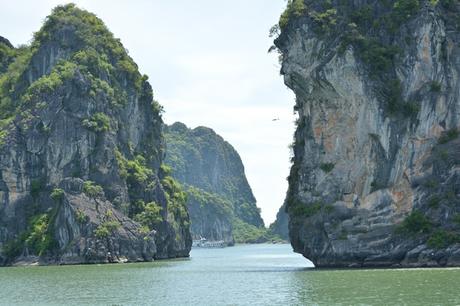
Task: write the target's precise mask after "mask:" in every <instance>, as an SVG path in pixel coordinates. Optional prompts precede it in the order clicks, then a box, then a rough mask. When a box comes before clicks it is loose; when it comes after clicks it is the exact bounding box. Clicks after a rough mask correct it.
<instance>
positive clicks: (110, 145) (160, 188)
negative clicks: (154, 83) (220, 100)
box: [0, 4, 191, 264]
mask: <svg viewBox="0 0 460 306" xmlns="http://www.w3.org/2000/svg"><path fill="white" fill-rule="evenodd" d="M0 99H1V102H0V119H1V120H0V264H11V263H14V262H17V261H27V262H30V261H38V262H40V263H43V264H47V263H56V264H63V263H64V264H65V263H96V262H110V261H115V262H118V261H149V260H152V259H153V258H170V257H178V256H188V254H189V251H190V248H191V236H190V231H189V216H188V212H187V209H186V206H185V193H184V192H183V191H182V190H181V187H180V185H179V184H178V183H177V182H176V181H175V180H173V179H172V177H170V176H168V175H167V171H165V170H163V169H165V167H163V166H162V161H163V157H164V139H163V136H162V126H163V122H162V118H161V115H160V106H159V105H158V103H157V102H155V101H154V99H153V94H152V89H151V86H150V84H149V83H148V82H147V77H146V76H142V75H141V74H140V73H139V71H138V68H137V65H136V64H135V63H134V62H133V60H132V59H131V58H130V57H129V56H128V54H127V52H126V50H125V49H124V47H123V46H122V44H121V43H120V41H119V40H118V39H116V38H114V37H113V35H112V33H110V31H109V30H108V29H107V28H106V26H105V25H104V24H103V22H102V21H101V20H99V19H98V18H97V17H96V16H95V15H93V14H91V13H89V12H86V11H84V10H80V9H78V8H77V7H75V6H74V5H72V4H70V5H65V6H58V7H56V8H55V9H54V10H53V12H52V14H51V15H50V16H48V17H47V18H46V20H45V23H44V25H43V27H42V28H41V29H40V30H39V31H38V32H37V33H35V35H34V39H33V41H32V43H31V45H30V46H27V47H21V48H13V46H11V44H9V43H8V41H7V40H4V39H1V40H0Z"/></svg>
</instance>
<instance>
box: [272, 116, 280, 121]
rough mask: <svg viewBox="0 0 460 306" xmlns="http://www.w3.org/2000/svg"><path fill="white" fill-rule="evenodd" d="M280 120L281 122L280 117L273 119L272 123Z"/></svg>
mask: <svg viewBox="0 0 460 306" xmlns="http://www.w3.org/2000/svg"><path fill="white" fill-rule="evenodd" d="M279 120H280V118H279V117H278V118H274V119H272V121H279Z"/></svg>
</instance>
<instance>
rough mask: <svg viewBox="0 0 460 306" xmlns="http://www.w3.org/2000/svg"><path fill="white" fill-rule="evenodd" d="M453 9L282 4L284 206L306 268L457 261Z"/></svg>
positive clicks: (401, 3)
mask: <svg viewBox="0 0 460 306" xmlns="http://www.w3.org/2000/svg"><path fill="white" fill-rule="evenodd" d="M459 14H460V13H459V7H458V4H457V1H447V0H446V1H423V0H420V1H418V0H397V1H373V0H364V1H346V2H344V1H334V0H333V1H302V0H294V1H289V3H288V8H287V10H286V12H284V13H283V15H282V16H281V19H280V23H279V28H280V29H281V33H280V35H279V37H278V38H277V39H276V41H275V44H276V46H277V47H278V49H279V50H280V52H281V55H282V70H281V73H282V74H283V75H284V77H285V83H286V85H287V86H289V87H290V88H291V89H292V90H293V91H294V92H295V94H296V105H295V110H296V111H297V112H298V115H299V118H298V124H297V130H296V132H295V143H294V153H295V156H294V159H293V166H292V169H291V173H290V177H289V191H288V196H287V201H286V202H287V205H286V206H287V207H286V209H287V212H288V213H289V217H290V221H289V230H290V238H291V242H292V245H293V247H294V249H295V251H296V252H299V253H302V254H303V255H304V256H305V257H307V258H309V259H311V260H312V261H313V262H314V263H315V265H316V266H320V267H332V266H340V267H350V266H356V267H362V266H409V267H411V266H454V265H460V244H459V242H460V199H459V197H460V184H459V183H460V181H459V175H460V172H459V171H460V168H459V158H458V155H459V148H460V147H459V144H460V139H459V137H458V135H459V133H458V128H459V124H460V122H459V115H460V99H459V98H460V97H459V93H460V92H459V87H460V80H459V73H460V64H459V63H458V61H457V58H459V56H460V49H459V42H460V35H459V34H460V33H459V30H458V29H459V27H458V16H459ZM276 30H277V29H276V28H274V31H276Z"/></svg>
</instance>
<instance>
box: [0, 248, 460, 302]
mask: <svg viewBox="0 0 460 306" xmlns="http://www.w3.org/2000/svg"><path fill="white" fill-rule="evenodd" d="M191 255H192V256H191V258H190V259H180V260H170V261H158V262H154V263H141V264H126V265H94V266H68V267H26V268H24V267H21V268H3V269H0V304H2V305H3V304H4V305H11V304H18V305H37V304H43V305H63V304H65V305H69V304H73V305H82V304H86V305H96V304H100V305H315V304H316V305H334V304H336V305H337V304H341V305H357V304H361V305H366V304H367V305H372V304H373V305H382V304H384V305H395V304H407V305H433V304H438V305H446V304H448V305H455V304H460V296H459V294H458V287H459V285H458V284H459V283H460V270H458V269H444V270H443V269H415V270H314V269H312V268H311V267H312V264H311V263H310V262H309V261H307V260H305V259H304V258H303V257H301V256H300V255H298V254H294V253H292V251H291V247H290V246H289V245H249V246H237V247H233V248H225V249H195V250H193V251H192V254H191Z"/></svg>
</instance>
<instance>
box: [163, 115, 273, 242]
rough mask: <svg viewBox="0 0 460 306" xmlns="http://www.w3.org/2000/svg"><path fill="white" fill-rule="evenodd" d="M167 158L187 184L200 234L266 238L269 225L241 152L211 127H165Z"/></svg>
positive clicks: (214, 237) (253, 239) (193, 219)
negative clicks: (262, 213) (249, 178)
mask: <svg viewBox="0 0 460 306" xmlns="http://www.w3.org/2000/svg"><path fill="white" fill-rule="evenodd" d="M165 138H166V146H167V149H166V152H167V153H166V160H165V163H166V164H167V165H170V166H171V168H172V175H173V177H175V178H176V179H177V180H179V181H180V182H181V183H183V184H184V185H185V188H186V189H187V194H188V208H189V211H190V219H191V222H192V224H191V231H192V234H193V235H194V237H195V238H199V237H200V236H202V237H206V238H207V239H211V240H224V241H226V242H227V243H228V244H233V240H234V239H233V236H235V237H234V238H235V240H236V241H237V242H257V240H260V241H266V240H267V237H265V236H266V230H265V228H264V223H263V220H262V218H261V217H260V211H259V209H258V208H257V206H256V199H255V197H254V195H253V194H252V190H251V187H250V186H249V183H248V181H247V179H246V176H245V173H244V166H243V163H242V161H241V158H240V156H239V154H238V153H237V152H236V151H235V149H234V148H233V147H232V146H231V145H230V144H229V143H228V142H226V141H225V140H224V139H223V138H222V137H220V136H219V135H217V134H216V133H215V132H214V131H213V130H212V129H210V128H206V127H197V128H195V129H189V128H187V126H185V125H184V124H183V123H180V122H176V123H174V124H173V125H171V126H168V127H167V128H165Z"/></svg>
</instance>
